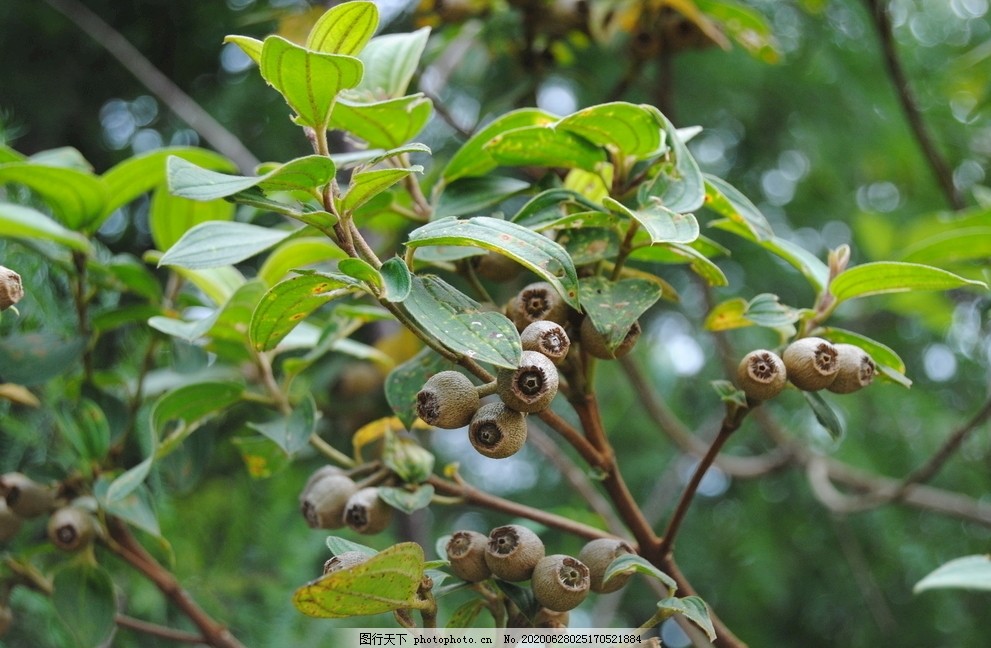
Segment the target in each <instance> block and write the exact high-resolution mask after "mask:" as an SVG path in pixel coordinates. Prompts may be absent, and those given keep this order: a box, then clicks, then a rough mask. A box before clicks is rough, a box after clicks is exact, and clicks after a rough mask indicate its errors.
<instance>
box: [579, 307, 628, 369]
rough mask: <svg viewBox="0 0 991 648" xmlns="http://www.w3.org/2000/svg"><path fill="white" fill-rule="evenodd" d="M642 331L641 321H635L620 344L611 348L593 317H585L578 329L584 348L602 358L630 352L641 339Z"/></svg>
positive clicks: (609, 358)
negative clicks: (594, 322)
mask: <svg viewBox="0 0 991 648" xmlns="http://www.w3.org/2000/svg"><path fill="white" fill-rule="evenodd" d="M640 332H641V329H640V322H633V324H632V325H631V326H630V328H629V330H628V331H627V332H626V337H624V338H623V341H622V342H620V343H619V346H617V347H616V348H615V349H610V348H609V340H608V339H607V338H606V336H605V335H603V334H602V333H600V332H599V331H598V329H596V328H595V325H594V324H593V323H592V318H590V317H586V318H585V319H583V320H582V324H581V328H579V330H578V334H579V337H580V339H581V343H582V349H584V350H585V352H586V353H588V354H589V355H590V356H592V357H593V358H599V359H601V360H614V359H616V358H622V357H623V356H625V355H627V354H629V353H630V351H632V350H633V347H635V346H636V344H637V340H639V339H640Z"/></svg>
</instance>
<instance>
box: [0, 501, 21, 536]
mask: <svg viewBox="0 0 991 648" xmlns="http://www.w3.org/2000/svg"><path fill="white" fill-rule="evenodd" d="M22 524H24V519H23V518H21V516H19V515H17V514H16V513H14V512H13V511H11V510H10V509H9V508H7V500H5V499H3V498H2V497H0V542H6V541H7V540H10V539H11V538H13V537H14V536H15V535H17V532H18V531H20V530H21V525H22Z"/></svg>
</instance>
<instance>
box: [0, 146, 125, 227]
mask: <svg viewBox="0 0 991 648" xmlns="http://www.w3.org/2000/svg"><path fill="white" fill-rule="evenodd" d="M8 182H16V183H18V184H22V185H24V186H26V187H28V188H30V189H31V190H32V191H34V192H36V193H37V194H38V195H39V196H41V197H42V198H43V199H44V201H45V203H46V204H47V205H49V206H50V207H51V208H52V211H53V212H54V213H55V216H56V217H57V218H58V219H59V220H60V221H62V223H63V224H64V225H66V226H67V227H68V228H69V229H72V230H80V231H84V230H88V231H92V230H94V229H96V227H98V226H99V223H100V220H101V217H102V216H103V214H104V212H105V210H106V206H107V202H108V201H109V199H110V195H109V193H108V192H107V187H106V185H105V184H104V183H103V181H102V180H101V179H100V178H98V177H96V176H95V175H93V174H92V173H87V172H85V171H79V170H76V169H66V168H64V167H56V166H45V165H42V164H35V163H32V162H7V163H5V164H0V185H2V184H5V183H8Z"/></svg>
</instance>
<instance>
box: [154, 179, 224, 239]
mask: <svg viewBox="0 0 991 648" xmlns="http://www.w3.org/2000/svg"><path fill="white" fill-rule="evenodd" d="M235 208H236V207H235V205H234V204H233V203H230V202H228V201H226V200H209V201H205V202H203V201H199V200H190V199H188V198H179V197H178V196H173V195H172V194H171V193H169V191H168V188H167V187H164V186H162V187H159V188H158V189H156V190H155V193H154V194H152V198H151V206H150V207H149V208H148V227H149V229H150V230H151V240H152V241H154V243H155V247H157V248H158V249H159V250H168V249H169V248H170V247H172V246H173V245H175V244H176V242H178V241H179V239H180V238H182V235H183V234H185V233H186V232H188V231H189V230H190V229H192V228H193V227H194V226H196V225H199V224H200V223H205V222H207V221H230V220H233V218H234V210H235Z"/></svg>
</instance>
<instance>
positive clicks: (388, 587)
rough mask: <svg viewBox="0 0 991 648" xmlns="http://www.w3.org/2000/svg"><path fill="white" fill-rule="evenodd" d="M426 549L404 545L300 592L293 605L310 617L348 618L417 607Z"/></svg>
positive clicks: (329, 575)
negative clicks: (417, 594) (417, 595)
mask: <svg viewBox="0 0 991 648" xmlns="http://www.w3.org/2000/svg"><path fill="white" fill-rule="evenodd" d="M423 563H424V558H423V549H422V548H421V547H420V545H418V544H416V543H415V542H402V543H399V544H397V545H393V546H391V547H389V548H388V549H385V550H383V551H381V552H379V553H378V554H376V555H375V556H372V557H371V558H369V559H368V560H367V561H366V562H364V563H361V564H360V565H356V566H354V567H351V568H349V569H342V570H340V571H336V572H333V573H330V574H327V575H325V576H323V577H322V578H319V579H317V580H315V581H312V582H310V583H308V584H307V585H304V586H303V587H301V588H299V589H298V590H296V593H295V594H294V595H293V605H295V606H296V609H297V610H299V611H300V612H302V613H303V614H306V615H307V616H313V617H323V618H344V617H350V616H358V615H367V614H380V613H382V612H391V611H393V610H398V609H401V608H410V607H415V606H416V600H415V599H416V592H417V589H418V588H419V586H420V581H421V580H422V579H423V569H424V567H423Z"/></svg>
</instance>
